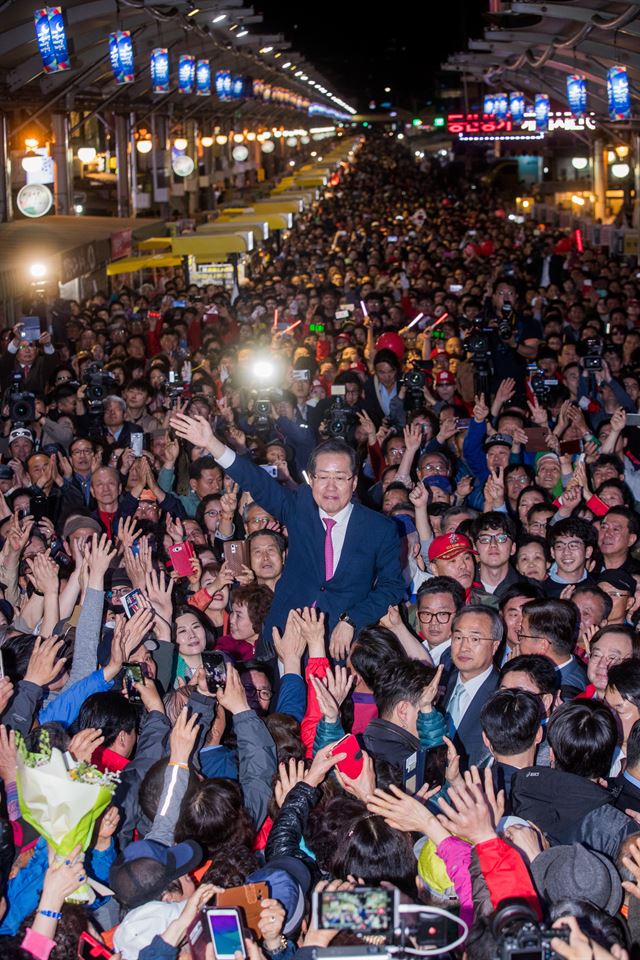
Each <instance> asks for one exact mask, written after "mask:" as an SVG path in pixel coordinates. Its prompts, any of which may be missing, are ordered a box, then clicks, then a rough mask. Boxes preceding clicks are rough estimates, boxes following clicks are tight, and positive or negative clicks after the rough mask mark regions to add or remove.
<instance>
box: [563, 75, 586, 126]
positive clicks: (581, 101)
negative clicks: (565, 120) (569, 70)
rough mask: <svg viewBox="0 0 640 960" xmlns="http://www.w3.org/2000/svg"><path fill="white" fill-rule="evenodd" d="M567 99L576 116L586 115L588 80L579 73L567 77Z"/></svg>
mask: <svg viewBox="0 0 640 960" xmlns="http://www.w3.org/2000/svg"><path fill="white" fill-rule="evenodd" d="M567 101H568V103H569V110H571V113H572V114H573V116H574V117H584V115H585V114H586V112H587V81H586V80H585V78H584V77H581V76H579V75H578V74H572V75H571V76H570V77H567Z"/></svg>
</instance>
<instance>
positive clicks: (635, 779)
mask: <svg viewBox="0 0 640 960" xmlns="http://www.w3.org/2000/svg"><path fill="white" fill-rule="evenodd" d="M609 786H610V787H614V788H616V789H618V790H620V793H619V794H618V797H617V799H616V801H615V805H616V807H617V808H618V810H622V811H623V812H624V811H626V810H635V811H636V812H637V813H640V723H634V725H633V726H632V728H631V733H630V734H629V739H628V740H627V765H626V767H625V769H624V773H621V774H620V775H619V776H618V777H616V779H615V780H614V781H613V782H612V781H611V780H610V781H609Z"/></svg>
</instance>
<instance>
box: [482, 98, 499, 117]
mask: <svg viewBox="0 0 640 960" xmlns="http://www.w3.org/2000/svg"><path fill="white" fill-rule="evenodd" d="M495 102H496V101H495V97H494V95H493V94H492V93H487V94H485V98H484V106H483V108H482V112H483V113H484V114H485V116H487V117H492V116H493V115H494V114H495Z"/></svg>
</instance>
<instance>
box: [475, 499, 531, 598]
mask: <svg viewBox="0 0 640 960" xmlns="http://www.w3.org/2000/svg"><path fill="white" fill-rule="evenodd" d="M471 536H472V539H473V542H474V544H475V547H476V551H477V554H478V580H479V581H480V584H481V586H482V592H483V593H484V594H485V596H482V598H481V599H479V601H478V602H482V603H489V604H490V605H493V604H495V602H496V600H499V599H500V597H501V596H502V595H503V594H504V593H505V591H507V590H508V589H509V587H510V586H511V585H512V584H514V583H516V582H517V581H518V580H519V579H520V578H519V576H518V574H517V573H516V571H515V570H514V569H513V567H512V566H511V563H510V559H511V557H512V556H513V555H514V553H515V552H516V544H515V527H514V525H513V521H512V520H511V519H510V518H509V517H508V516H507V515H506V513H499V512H497V511H495V510H492V511H490V512H488V513H482V514H481V515H480V516H479V517H477V518H476V519H475V520H474V521H473V526H472V528H471ZM478 596H481V594H480V591H478ZM494 597H495V598H496V600H493V599H492V598H494Z"/></svg>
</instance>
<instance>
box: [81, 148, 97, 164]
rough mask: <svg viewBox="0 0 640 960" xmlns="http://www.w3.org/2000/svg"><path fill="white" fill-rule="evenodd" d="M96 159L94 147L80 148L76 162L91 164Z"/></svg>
mask: <svg viewBox="0 0 640 960" xmlns="http://www.w3.org/2000/svg"><path fill="white" fill-rule="evenodd" d="M95 158H96V148H95V147H80V149H79V150H78V160H79V161H80V162H81V163H93V161H94V160H95Z"/></svg>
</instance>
